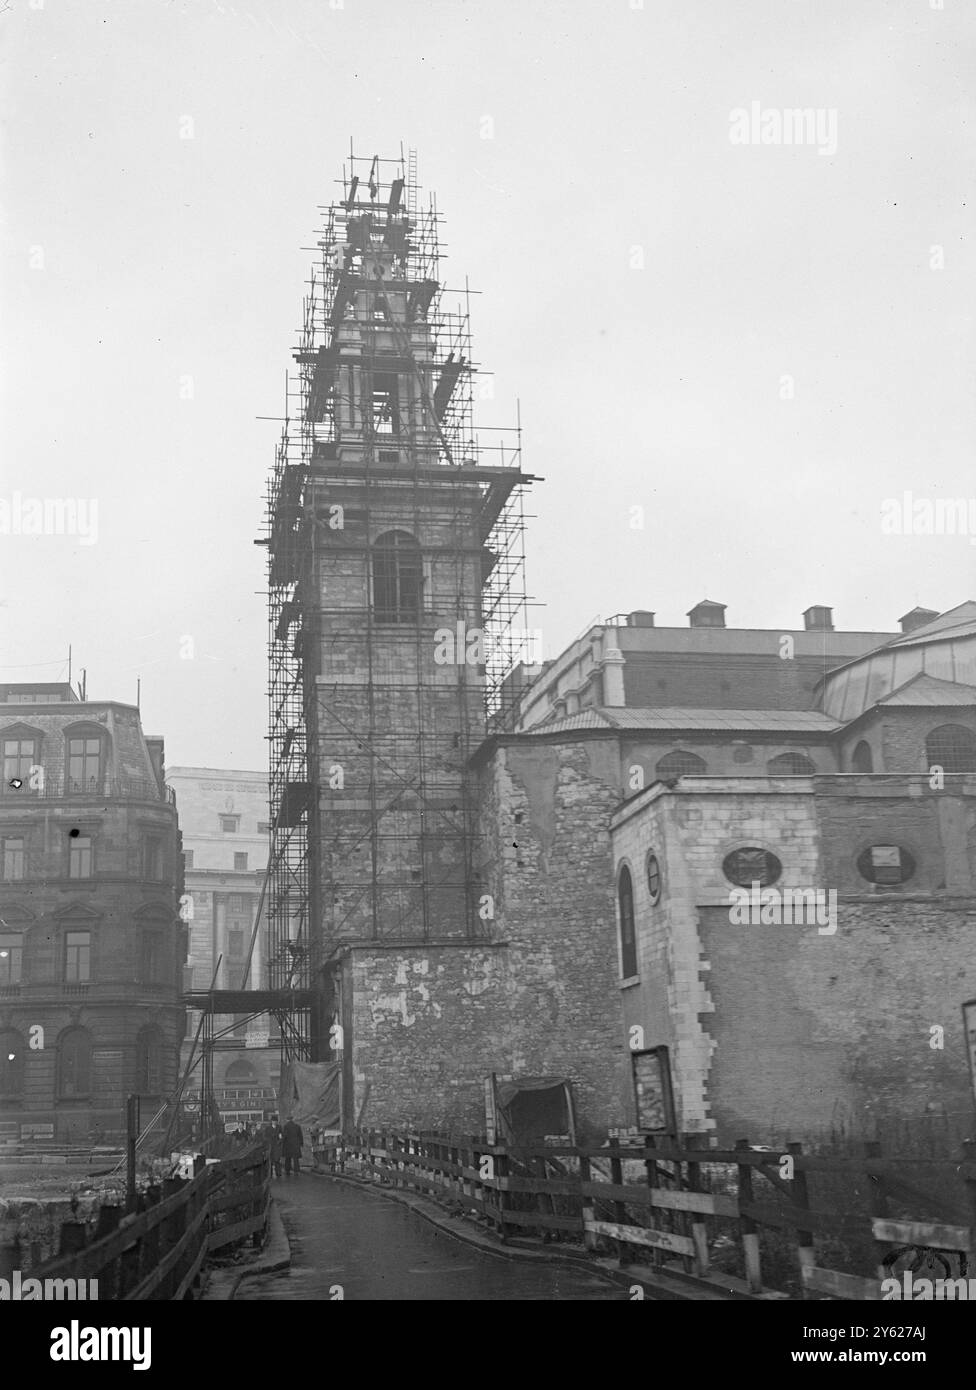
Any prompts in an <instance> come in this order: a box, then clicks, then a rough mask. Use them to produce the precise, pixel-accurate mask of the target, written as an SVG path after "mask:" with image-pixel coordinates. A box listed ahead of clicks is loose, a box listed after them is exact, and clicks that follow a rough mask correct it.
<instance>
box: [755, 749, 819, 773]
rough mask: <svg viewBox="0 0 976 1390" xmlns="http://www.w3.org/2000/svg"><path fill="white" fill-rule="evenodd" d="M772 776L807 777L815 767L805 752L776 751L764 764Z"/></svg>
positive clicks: (814, 770)
mask: <svg viewBox="0 0 976 1390" xmlns="http://www.w3.org/2000/svg"><path fill="white" fill-rule="evenodd" d="M766 771H767V772H768V773H769V774H770V776H772V777H809V776H811V775H812V774H813V773H814V772H816V768H815V767H814V765H813V763H812V762H811V761H810V759H809V758H808V757H807V756H806V754H805V753H778V754H777V755H776V757H775V758H770V760H769V762H768V763H767V764H766Z"/></svg>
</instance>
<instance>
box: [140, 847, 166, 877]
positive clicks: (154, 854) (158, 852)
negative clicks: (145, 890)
mask: <svg viewBox="0 0 976 1390" xmlns="http://www.w3.org/2000/svg"><path fill="white" fill-rule="evenodd" d="M142 876H143V878H145V879H148V880H149V881H150V882H158V881H159V879H161V878H162V876H163V837H162V835H147V836H146V837H145V839H144V840H143V842H142Z"/></svg>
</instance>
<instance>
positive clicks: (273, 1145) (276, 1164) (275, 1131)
mask: <svg viewBox="0 0 976 1390" xmlns="http://www.w3.org/2000/svg"><path fill="white" fill-rule="evenodd" d="M261 1133H262V1134H263V1135H264V1138H265V1141H266V1143H267V1145H268V1157H269V1158H270V1160H271V1171H272V1172H273V1173H274V1175H275V1177H276V1178H280V1177H281V1125H280V1124H279V1123H278V1116H277V1115H272V1116H271V1119H270V1120H269V1122H268V1123H267V1124H266V1125H265V1127H264V1129H263V1130H262V1131H261Z"/></svg>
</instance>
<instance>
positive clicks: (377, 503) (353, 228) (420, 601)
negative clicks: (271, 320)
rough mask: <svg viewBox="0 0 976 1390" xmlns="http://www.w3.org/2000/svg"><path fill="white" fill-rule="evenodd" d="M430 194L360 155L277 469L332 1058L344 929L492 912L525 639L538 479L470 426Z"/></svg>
mask: <svg viewBox="0 0 976 1390" xmlns="http://www.w3.org/2000/svg"><path fill="white" fill-rule="evenodd" d="M367 170H368V174H367ZM418 202H419V193H418V188H417V185H416V174H415V168H414V164H413V160H412V158H411V160H410V161H409V162H406V161H403V160H392V161H382V160H380V159H378V158H373V159H372V160H368V159H367V160H358V159H356V158H354V157H353V158H351V160H350V165H349V166H348V170H347V173H346V177H345V178H344V180H343V196H342V199H341V201H339V202H337V203H334V204H333V205H332V207H331V208H330V209H329V210H328V214H327V218H326V223H325V227H324V230H323V236H322V239H321V242H320V247H321V258H320V261H319V263H318V264H317V266H316V267H315V269H314V270H313V274H312V278H311V282H310V291H309V294H308V296H307V298H306V302H305V312H304V322H303V332H302V340H301V345H300V350H299V351H298V352H297V354H296V357H297V361H298V364H299V369H300V380H299V383H298V391H297V395H298V410H297V414H298V417H299V418H298V420H297V421H290V422H289V425H288V426H287V427H286V432H285V437H284V440H283V443H282V447H281V448H280V450H279V454H278V460H277V464H276V468H275V475H274V478H273V482H272V494H271V532H270V538H269V545H270V578H271V619H272V634H271V648H272V674H271V702H272V711H271V745H272V749H271V751H272V811H273V812H274V813H275V834H274V840H275V845H274V848H273V855H272V858H273V867H272V878H271V900H272V901H271V922H272V952H273V954H276V958H277V961H278V977H277V981H276V982H277V983H278V984H279V985H287V984H292V985H298V986H303V987H307V988H310V989H311V990H312V991H313V992H314V993H316V994H317V995H318V998H319V1004H318V1006H315V1007H313V1008H312V1009H311V1011H310V1013H309V1016H308V1020H307V1027H306V1028H303V1026H302V1025H301V1024H299V1025H297V1027H296V1039H295V1042H296V1049H297V1050H298V1051H304V1053H305V1055H306V1056H312V1057H314V1058H319V1059H321V1058H326V1057H328V1056H329V1055H330V1047H329V1042H330V1038H331V1041H332V1044H333V1047H332V1049H331V1051H333V1052H334V1051H335V1043H336V1040H337V1038H338V1037H339V1034H338V1033H337V1032H336V1029H335V1026H334V1025H335V1022H336V1021H337V1019H338V1017H339V1013H340V1002H339V993H341V989H340V986H339V985H338V983H337V980H338V977H339V975H340V974H341V973H342V972H341V971H338V972H337V969H336V964H337V962H338V961H340V959H343V960H348V958H349V952H350V951H355V949H356V948H359V947H369V948H379V949H384V948H389V947H408V948H410V947H418V948H419V947H427V946H436V945H439V944H446V945H452V946H455V947H463V946H464V945H465V944H466V943H474V942H477V941H478V940H484V939H486V937H487V936H488V935H489V934H490V918H489V917H486V916H485V911H484V904H483V898H484V896H485V894H484V881H483V878H482V874H483V871H484V869H485V865H484V862H483V855H482V853H481V851H480V849H479V846H478V843H477V837H476V834H475V828H474V826H475V815H474V807H473V805H472V789H471V780H470V774H469V770H468V761H469V758H470V755H471V753H472V751H473V750H474V749H475V748H476V747H477V746H478V744H479V743H480V742H481V741H482V739H483V738H484V736H485V732H486V728H487V726H488V724H487V721H488V719H489V717H490V716H493V717H494V718H495V719H498V718H499V717H500V710H499V700H500V696H501V692H502V689H503V681H504V677H505V674H506V672H507V669H508V668H509V667H510V665H511V659H512V657H513V655H517V654H518V653H517V652H515V651H513V647H512V643H511V641H510V640H506V636H505V633H506V630H507V629H510V628H511V627H512V624H513V619H514V618H516V617H517V615H518V612H519V609H520V608H521V606H522V605H523V604H524V587H523V588H522V590H521V592H519V581H520V579H521V513H520V494H521V489H522V487H523V485H524V484H525V483H526V482H527V481H528V479H527V478H526V476H525V475H524V474H522V472H521V471H520V467H519V451H518V446H517V443H509V444H507V445H506V444H505V443H503V444H502V446H501V447H499V446H498V445H497V444H496V445H494V446H493V447H492V448H490V449H489V448H487V447H484V446H483V445H480V444H479V442H478V441H477V440H476V439H475V436H474V434H473V429H472V408H471V407H472V395H473V389H472V381H473V376H474V371H473V366H472V361H471V349H470V339H469V331H468V315H467V304H466V296H463V297H461V298H460V302H454V300H453V299H452V296H451V295H450V292H449V291H446V290H445V287H444V285H443V284H442V283H441V280H440V278H439V257H438V242H437V230H438V221H439V219H438V214H437V211H436V208H435V206H434V204H433V203H432V202H431V203H430V204H429V205H428V207H427V208H426V209H424V210H422V211H421V210H418ZM449 301H450V302H449ZM292 408H293V407H292V405H291V403H290V405H289V414H291V411H292ZM507 437H508V436H503V439H507ZM512 437H513V439H514V440H517V438H518V436H517V434H515V435H513V436H512ZM276 808H277V809H276ZM351 979H352V977H351V975H350V976H349V981H350V982H351ZM350 988H351V983H347V985H346V989H347V992H348V990H349V989H350ZM306 1032H307V1036H304V1033H306ZM300 1035H301V1036H300ZM327 1035H328V1036H327Z"/></svg>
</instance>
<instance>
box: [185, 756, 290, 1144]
mask: <svg viewBox="0 0 976 1390" xmlns="http://www.w3.org/2000/svg"><path fill="white" fill-rule="evenodd" d="M166 782H167V785H168V786H169V787H171V788H172V789H173V791H174V793H175V795H176V801H177V805H178V807H179V813H180V829H181V832H182V837H183V859H184V865H185V879H186V898H185V899H184V904H185V906H184V916H185V917H186V918H187V929H188V937H189V951H188V955H187V962H186V971H185V982H186V989H187V990H188V991H190V990H192V991H200V990H207V989H210V988H214V989H217V990H240V989H242V988H243V987H245V975H246V987H247V988H249V989H260V988H262V987H263V986H265V985H266V984H267V974H268V957H267V948H268V942H267V919H266V915H265V913H264V912H263V910H261V920H260V923H258V926H257V930H256V931H255V923H256V922H257V919H258V912H259V909H261V895H262V888H263V886H264V877H265V871H266V869H267V865H268V837H269V832H270V829H271V827H270V824H269V823H268V782H267V773H262V772H241V771H231V770H228V769H226V768H210V767H171V768H168V769H167V772H166ZM252 940H253V942H254V949H253V951H252V950H251V942H252ZM199 1022H200V1015H199V1013H198V1011H197V1010H195V1009H190V1010H188V1014H187V1031H186V1038H185V1039H184V1043H183V1049H182V1058H181V1061H182V1065H183V1066H184V1068H185V1066H186V1064H187V1062H188V1061H191V1052H193V1045H194V1040H195V1039H196V1037H197V1026H198V1024H199ZM213 1027H214V1034H215V1038H214V1043H213V1051H214V1057H213V1090H214V1099H215V1101H216V1102H217V1106H218V1108H219V1110H220V1112H221V1114H222V1115H223V1117H224V1121H225V1123H226V1124H228V1125H231V1126H233V1125H235V1124H236V1123H237V1122H238V1120H239V1119H241V1118H247V1119H248V1121H249V1122H254V1121H255V1120H257V1119H260V1118H263V1117H264V1116H265V1115H266V1114H270V1113H272V1112H273V1111H274V1110H275V1109H276V1095H277V1086H278V1080H279V1064H280V1051H279V1042H278V1029H277V1024H276V1023H275V1021H274V1019H272V1018H271V1017H270V1016H269V1015H267V1014H261V1015H257V1016H249V1015H247V1014H238V1015H224V1014H219V1015H215V1016H214V1020H213ZM199 1059H200V1052H199V1048H198V1049H197V1051H196V1053H195V1055H194V1058H193V1062H197V1063H198V1065H195V1066H194V1065H192V1063H191V1068H192V1069H191V1072H190V1074H189V1076H188V1079H187V1095H188V1096H189V1097H190V1098H191V1101H190V1103H191V1104H192V1103H195V1101H196V1099H197V1098H198V1095H199V1091H200V1066H199Z"/></svg>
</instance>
